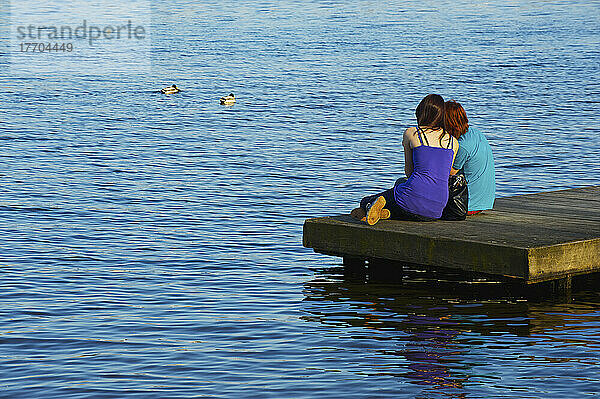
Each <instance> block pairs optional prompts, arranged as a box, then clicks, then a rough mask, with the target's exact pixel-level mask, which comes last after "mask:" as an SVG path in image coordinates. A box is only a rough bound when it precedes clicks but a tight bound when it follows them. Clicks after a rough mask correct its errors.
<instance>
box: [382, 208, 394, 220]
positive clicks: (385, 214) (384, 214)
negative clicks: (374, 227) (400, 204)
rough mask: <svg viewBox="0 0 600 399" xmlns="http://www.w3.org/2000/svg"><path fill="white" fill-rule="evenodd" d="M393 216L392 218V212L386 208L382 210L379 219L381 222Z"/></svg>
mask: <svg viewBox="0 0 600 399" xmlns="http://www.w3.org/2000/svg"><path fill="white" fill-rule="evenodd" d="M391 216H392V213H391V212H390V210H389V209H385V208H383V209H382V210H381V213H380V214H379V218H380V219H381V220H385V219H389V218H390V217H391Z"/></svg>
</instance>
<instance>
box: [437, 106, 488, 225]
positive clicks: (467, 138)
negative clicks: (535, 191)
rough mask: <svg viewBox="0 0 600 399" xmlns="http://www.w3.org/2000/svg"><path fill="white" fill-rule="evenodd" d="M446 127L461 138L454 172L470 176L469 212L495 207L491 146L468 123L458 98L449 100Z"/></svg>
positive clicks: (469, 213)
mask: <svg viewBox="0 0 600 399" xmlns="http://www.w3.org/2000/svg"><path fill="white" fill-rule="evenodd" d="M445 108H446V120H445V125H446V130H447V131H448V132H449V133H450V134H451V135H453V136H454V137H456V138H457V139H458V152H457V153H456V158H455V159H454V164H453V166H452V171H451V173H452V174H456V173H458V172H459V171H460V170H462V171H463V172H464V174H465V177H466V178H467V187H468V190H469V204H468V205H469V211H468V213H467V214H468V215H473V214H476V213H479V212H481V211H484V210H486V209H492V208H493V207H494V200H495V199H496V174H495V171H494V156H493V154H492V147H490V144H489V143H488V141H487V139H486V138H485V136H484V135H483V134H482V133H481V132H480V131H479V130H477V129H475V128H473V127H470V126H469V119H468V118H467V113H466V112H465V110H464V108H463V107H462V106H461V105H460V104H459V103H457V102H456V101H446V104H445Z"/></svg>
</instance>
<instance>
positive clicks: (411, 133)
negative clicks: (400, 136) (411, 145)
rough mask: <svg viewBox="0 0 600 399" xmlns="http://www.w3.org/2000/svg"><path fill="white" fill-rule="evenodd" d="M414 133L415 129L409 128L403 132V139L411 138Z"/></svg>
mask: <svg viewBox="0 0 600 399" xmlns="http://www.w3.org/2000/svg"><path fill="white" fill-rule="evenodd" d="M416 131H417V128H416V127H414V126H411V127H409V128H407V129H406V130H405V131H404V137H407V136H408V137H410V136H413V135H414V134H415V133H416Z"/></svg>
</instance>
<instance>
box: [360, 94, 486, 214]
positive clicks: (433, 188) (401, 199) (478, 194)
mask: <svg viewBox="0 0 600 399" xmlns="http://www.w3.org/2000/svg"><path fill="white" fill-rule="evenodd" d="M415 114H416V116H417V126H415V127H409V128H408V129H406V131H405V132H404V137H403V139H402V145H403V147H404V172H405V173H406V176H407V178H406V179H399V180H397V181H396V184H395V185H394V187H392V188H390V189H388V190H385V191H383V192H381V193H378V194H375V195H369V196H367V197H364V198H363V199H362V200H361V202H360V207H359V208H356V209H354V210H353V211H352V212H351V215H352V216H353V217H355V218H357V219H361V220H365V221H366V222H367V223H368V224H369V225H374V224H375V223H377V222H378V221H379V220H380V219H398V220H415V221H431V220H436V219H439V218H440V217H441V216H442V211H443V210H444V208H445V207H446V203H447V202H448V179H449V177H450V175H451V174H456V173H458V172H460V171H462V172H464V174H465V177H466V180H467V187H468V197H469V199H468V213H467V214H468V215H472V214H475V213H479V212H481V211H483V210H486V209H492V207H493V206H494V199H495V194H496V183H495V174H494V158H493V155H492V149H491V147H490V145H489V143H488V141H487V139H486V138H485V136H484V135H483V134H482V133H481V132H480V131H479V130H477V129H474V128H472V127H470V126H469V120H468V118H467V114H466V112H465V110H464V109H463V107H462V106H461V105H460V104H459V103H457V102H456V101H446V102H444V99H443V98H442V96H440V95H437V94H429V95H428V96H426V97H425V98H424V99H423V100H421V102H420V103H419V105H418V106H417V109H416V112H415Z"/></svg>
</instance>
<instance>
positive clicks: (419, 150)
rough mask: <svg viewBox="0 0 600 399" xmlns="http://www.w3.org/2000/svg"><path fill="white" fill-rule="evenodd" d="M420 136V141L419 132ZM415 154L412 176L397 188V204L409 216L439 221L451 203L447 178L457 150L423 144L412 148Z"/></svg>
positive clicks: (395, 191)
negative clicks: (449, 202) (448, 203)
mask: <svg viewBox="0 0 600 399" xmlns="http://www.w3.org/2000/svg"><path fill="white" fill-rule="evenodd" d="M418 134H419V140H421V134H420V132H419V133H418ZM426 140H427V139H426ZM450 143H453V141H452V139H451V140H450ZM421 144H423V141H422V140H421ZM412 153H413V166H414V168H413V173H412V174H411V175H410V177H409V178H408V180H407V181H406V182H404V183H402V184H399V185H397V186H396V187H395V188H394V198H395V199H396V203H397V204H398V206H400V207H401V208H402V209H404V210H406V211H408V212H410V213H414V214H416V215H421V216H426V217H430V218H435V219H439V218H440V217H441V216H442V211H443V210H444V208H445V207H446V203H447V202H448V178H449V176H450V168H451V167H452V159H453V158H454V151H453V150H452V148H442V147H430V146H428V145H421V146H419V147H415V148H413V151H412Z"/></svg>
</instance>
